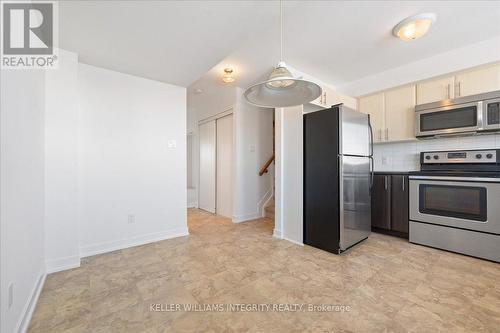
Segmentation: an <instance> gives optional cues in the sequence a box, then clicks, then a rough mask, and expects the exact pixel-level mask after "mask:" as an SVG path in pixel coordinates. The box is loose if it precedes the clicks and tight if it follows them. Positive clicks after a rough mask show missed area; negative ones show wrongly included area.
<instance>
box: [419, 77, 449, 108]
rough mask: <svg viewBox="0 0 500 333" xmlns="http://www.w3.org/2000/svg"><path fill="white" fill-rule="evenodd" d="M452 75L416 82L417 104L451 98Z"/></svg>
mask: <svg viewBox="0 0 500 333" xmlns="http://www.w3.org/2000/svg"><path fill="white" fill-rule="evenodd" d="M453 82H454V79H453V76H449V77H444V78H438V79H433V80H429V81H424V82H420V83H418V84H417V104H425V103H432V102H437V101H442V100H444V99H449V98H453V88H454V86H453Z"/></svg>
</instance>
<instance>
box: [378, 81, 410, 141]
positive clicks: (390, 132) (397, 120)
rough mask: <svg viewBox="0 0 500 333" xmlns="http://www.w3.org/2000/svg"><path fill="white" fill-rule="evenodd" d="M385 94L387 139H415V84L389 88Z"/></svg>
mask: <svg viewBox="0 0 500 333" xmlns="http://www.w3.org/2000/svg"><path fill="white" fill-rule="evenodd" d="M384 95H385V127H386V130H385V133H384V135H385V137H384V138H385V140H388V141H393V140H411V139H415V101H416V100H415V86H414V85H409V86H403V87H400V88H396V89H392V90H388V91H386V92H385V93H384Z"/></svg>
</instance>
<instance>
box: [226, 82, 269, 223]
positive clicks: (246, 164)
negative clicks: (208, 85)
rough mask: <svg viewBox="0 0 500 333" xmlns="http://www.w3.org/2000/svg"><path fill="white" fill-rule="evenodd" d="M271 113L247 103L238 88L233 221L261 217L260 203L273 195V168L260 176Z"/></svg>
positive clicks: (265, 156) (267, 156)
mask: <svg viewBox="0 0 500 333" xmlns="http://www.w3.org/2000/svg"><path fill="white" fill-rule="evenodd" d="M273 112H274V110H273V109H268V108H259V107H255V106H252V105H250V104H248V103H247V102H246V101H245V100H244V97H243V89H241V88H238V89H237V101H236V106H235V108H234V116H235V136H234V137H235V154H236V159H235V185H234V191H235V197H234V207H233V221H234V222H240V221H246V220H251V219H256V218H259V217H262V209H263V205H264V204H265V203H266V201H267V200H269V199H270V198H271V197H272V196H273V182H274V180H273V171H272V170H271V172H269V173H266V174H264V175H262V176H259V170H260V168H261V167H262V166H263V165H264V164H265V163H266V162H267V160H268V159H269V158H270V157H271V156H272V154H273ZM271 168H273V167H272V166H271Z"/></svg>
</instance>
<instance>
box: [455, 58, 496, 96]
mask: <svg viewBox="0 0 500 333" xmlns="http://www.w3.org/2000/svg"><path fill="white" fill-rule="evenodd" d="M493 90H500V64H496V65H493V66H487V67H482V68H478V69H474V70H470V71H466V72H462V73H459V74H457V75H456V76H455V97H462V96H469V95H475V94H481V93H484V92H488V91H493Z"/></svg>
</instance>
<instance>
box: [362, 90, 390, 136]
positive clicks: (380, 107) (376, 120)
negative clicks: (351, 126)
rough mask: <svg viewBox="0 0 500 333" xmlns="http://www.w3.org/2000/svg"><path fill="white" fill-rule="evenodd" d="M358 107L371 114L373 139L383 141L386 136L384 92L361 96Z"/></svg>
mask: <svg viewBox="0 0 500 333" xmlns="http://www.w3.org/2000/svg"><path fill="white" fill-rule="evenodd" d="M358 108H359V111H360V112H363V113H366V114H369V115H370V123H371V125H372V129H373V141H374V142H381V141H383V140H384V138H385V111H384V93H378V94H373V95H369V96H365V97H361V98H359V99H358Z"/></svg>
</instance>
